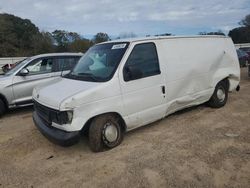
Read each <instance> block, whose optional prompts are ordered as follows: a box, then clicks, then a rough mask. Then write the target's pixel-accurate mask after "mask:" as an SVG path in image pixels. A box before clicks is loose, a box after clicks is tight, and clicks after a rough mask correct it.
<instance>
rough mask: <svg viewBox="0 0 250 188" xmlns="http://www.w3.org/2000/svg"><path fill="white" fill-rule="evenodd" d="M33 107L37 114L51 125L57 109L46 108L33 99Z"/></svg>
mask: <svg viewBox="0 0 250 188" xmlns="http://www.w3.org/2000/svg"><path fill="white" fill-rule="evenodd" d="M34 108H35V111H36V113H37V115H38V116H39V117H40V118H41V119H42V120H43V121H44V123H46V125H51V123H52V119H53V118H55V117H56V116H57V113H58V111H57V110H54V109H51V108H48V107H46V106H44V105H41V104H40V103H38V102H36V101H34Z"/></svg>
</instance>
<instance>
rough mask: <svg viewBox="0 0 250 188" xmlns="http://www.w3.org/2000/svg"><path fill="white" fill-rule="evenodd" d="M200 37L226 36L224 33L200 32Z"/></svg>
mask: <svg viewBox="0 0 250 188" xmlns="http://www.w3.org/2000/svg"><path fill="white" fill-rule="evenodd" d="M199 35H222V36H225V33H223V32H222V31H220V30H219V31H215V32H208V33H207V32H200V33H199Z"/></svg>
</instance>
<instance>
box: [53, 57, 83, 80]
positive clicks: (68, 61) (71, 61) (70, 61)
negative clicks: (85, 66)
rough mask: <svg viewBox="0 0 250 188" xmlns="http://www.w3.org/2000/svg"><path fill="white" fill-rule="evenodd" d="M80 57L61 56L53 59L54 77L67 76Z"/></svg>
mask: <svg viewBox="0 0 250 188" xmlns="http://www.w3.org/2000/svg"><path fill="white" fill-rule="evenodd" d="M80 58H81V56H63V57H55V67H56V71H55V75H56V76H61V75H65V74H68V73H69V72H70V70H72V69H73V68H74V67H75V65H76V64H77V62H78V60H79V59H80Z"/></svg>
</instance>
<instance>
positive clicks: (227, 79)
mask: <svg viewBox="0 0 250 188" xmlns="http://www.w3.org/2000/svg"><path fill="white" fill-rule="evenodd" d="M221 81H223V82H225V83H226V85H227V89H229V86H230V82H229V77H226V78H224V79H223V80H221ZM221 81H220V82H221Z"/></svg>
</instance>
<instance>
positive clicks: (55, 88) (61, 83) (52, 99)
mask: <svg viewBox="0 0 250 188" xmlns="http://www.w3.org/2000/svg"><path fill="white" fill-rule="evenodd" d="M99 84H100V83H96V82H86V81H79V80H72V79H67V78H59V79H56V80H55V81H54V82H52V83H50V84H49V85H46V86H41V87H38V88H35V89H34V91H33V99H34V100H36V101H37V102H39V103H41V104H43V105H46V106H48V107H50V108H53V109H60V104H61V103H62V102H63V101H64V100H65V99H68V98H69V97H71V96H74V95H76V94H77V93H79V92H83V91H87V90H90V89H92V88H93V87H96V86H98V85H99Z"/></svg>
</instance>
